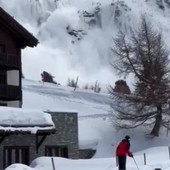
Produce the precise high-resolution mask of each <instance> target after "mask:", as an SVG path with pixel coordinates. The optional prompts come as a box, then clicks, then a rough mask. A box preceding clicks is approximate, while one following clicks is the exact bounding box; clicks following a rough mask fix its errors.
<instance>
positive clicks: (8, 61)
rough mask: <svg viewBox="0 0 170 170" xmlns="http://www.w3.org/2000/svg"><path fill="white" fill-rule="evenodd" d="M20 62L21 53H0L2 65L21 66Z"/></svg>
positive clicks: (0, 63)
mask: <svg viewBox="0 0 170 170" xmlns="http://www.w3.org/2000/svg"><path fill="white" fill-rule="evenodd" d="M20 62H21V61H20V56H19V55H14V54H6V53H0V65H4V66H11V67H19V66H20Z"/></svg>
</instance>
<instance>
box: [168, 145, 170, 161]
mask: <svg viewBox="0 0 170 170" xmlns="http://www.w3.org/2000/svg"><path fill="white" fill-rule="evenodd" d="M168 151H169V159H170V147H169V146H168Z"/></svg>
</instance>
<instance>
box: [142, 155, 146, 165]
mask: <svg viewBox="0 0 170 170" xmlns="http://www.w3.org/2000/svg"><path fill="white" fill-rule="evenodd" d="M143 156H144V165H146V154H145V153H144V155H143Z"/></svg>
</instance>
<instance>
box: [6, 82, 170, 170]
mask: <svg viewBox="0 0 170 170" xmlns="http://www.w3.org/2000/svg"><path fill="white" fill-rule="evenodd" d="M109 102H110V99H109V97H108V94H107V93H99V94H97V93H94V92H93V91H90V90H83V89H77V90H76V91H74V89H73V88H71V87H66V86H58V85H55V84H50V83H42V82H35V81H32V80H23V108H24V109H39V110H40V111H43V110H57V111H59V110H61V111H69V110H73V111H77V112H78V125H79V147H80V148H93V149H97V152H96V154H95V155H94V157H93V158H92V159H88V160H69V159H65V158H58V157H54V158H53V159H54V163H55V167H56V170H57V169H58V170H94V169H96V170H116V169H117V167H116V159H115V149H116V146H117V144H118V142H119V141H120V140H122V138H124V136H125V135H127V134H128V135H130V136H131V151H132V152H133V154H134V159H135V160H134V159H132V158H130V157H128V159H127V170H137V169H138V168H139V169H140V170H153V169H154V168H161V169H162V170H170V154H169V148H168V146H169V141H170V137H169V135H167V133H166V131H163V130H162V131H161V134H160V137H155V138H150V137H149V136H148V135H147V133H148V131H147V129H145V128H136V129H134V130H116V129H115V128H114V127H113V125H112V122H111V121H110V118H109V114H108V111H109V109H110V107H109ZM144 153H145V155H146V165H145V161H144ZM135 161H136V163H137V166H138V167H137V166H136V163H135ZM6 170H53V168H52V159H51V158H50V157H40V158H37V159H35V160H34V161H33V162H32V163H31V165H30V167H28V166H25V165H21V164H13V165H11V166H9V167H8V168H6Z"/></svg>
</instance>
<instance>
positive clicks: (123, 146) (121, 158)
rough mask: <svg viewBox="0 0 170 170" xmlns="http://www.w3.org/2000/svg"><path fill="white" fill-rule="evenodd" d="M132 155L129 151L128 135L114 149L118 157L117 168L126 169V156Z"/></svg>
mask: <svg viewBox="0 0 170 170" xmlns="http://www.w3.org/2000/svg"><path fill="white" fill-rule="evenodd" d="M127 155H128V156H130V157H133V154H132V152H130V136H125V138H124V139H123V140H122V141H121V142H120V143H119V144H118V146H117V149H116V156H117V158H118V164H119V170H126V156H127Z"/></svg>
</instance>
